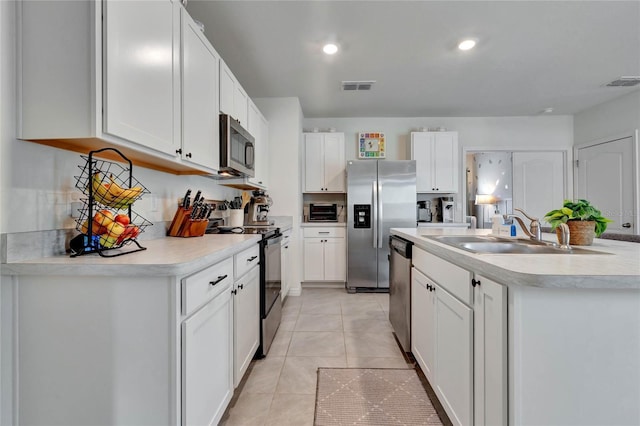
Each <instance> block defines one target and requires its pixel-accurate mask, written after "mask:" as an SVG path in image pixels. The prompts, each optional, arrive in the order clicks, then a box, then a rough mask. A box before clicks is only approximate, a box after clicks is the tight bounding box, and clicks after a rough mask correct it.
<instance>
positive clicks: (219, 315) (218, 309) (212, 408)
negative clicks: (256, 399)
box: [182, 287, 233, 425]
mask: <svg viewBox="0 0 640 426" xmlns="http://www.w3.org/2000/svg"><path fill="white" fill-rule="evenodd" d="M232 321H233V315H232V302H231V288H230V287H228V288H227V290H225V291H223V292H222V293H221V294H220V295H219V296H217V297H215V298H214V299H213V300H211V302H209V303H207V304H206V305H205V306H204V307H202V309H200V310H199V311H197V312H196V313H195V314H194V315H193V316H191V317H190V318H189V319H187V320H185V321H184V322H183V323H182V424H184V425H210V424H217V422H218V421H219V420H220V418H221V417H222V414H224V410H225V409H226V407H227V404H228V403H229V401H230V400H231V396H232V395H233V356H232V352H233V337H232V331H231V330H232Z"/></svg>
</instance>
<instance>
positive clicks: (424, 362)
mask: <svg viewBox="0 0 640 426" xmlns="http://www.w3.org/2000/svg"><path fill="white" fill-rule="evenodd" d="M432 288H435V284H434V283H433V282H432V281H431V280H429V279H428V278H427V277H425V276H424V275H423V274H421V273H420V272H419V271H418V270H417V269H416V268H412V269H411V352H412V353H413V356H414V357H415V359H416V361H417V362H418V365H420V368H422V372H423V373H424V375H425V376H426V377H427V379H428V380H429V383H431V385H432V386H434V385H435V365H434V363H435V356H436V346H435V345H436V339H435V332H436V316H435V313H436V310H435V307H436V305H435V301H436V299H435V292H434V290H432Z"/></svg>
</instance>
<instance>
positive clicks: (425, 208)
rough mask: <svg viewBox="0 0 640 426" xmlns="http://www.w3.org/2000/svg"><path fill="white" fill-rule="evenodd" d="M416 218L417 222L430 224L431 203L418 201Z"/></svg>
mask: <svg viewBox="0 0 640 426" xmlns="http://www.w3.org/2000/svg"><path fill="white" fill-rule="evenodd" d="M416 216H417V220H418V222H431V219H432V215H431V201H430V200H427V201H418V203H417V211H416Z"/></svg>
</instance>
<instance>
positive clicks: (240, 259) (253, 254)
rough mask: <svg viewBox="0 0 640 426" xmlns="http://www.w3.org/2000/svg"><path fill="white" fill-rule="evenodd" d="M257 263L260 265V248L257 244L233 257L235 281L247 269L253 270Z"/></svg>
mask: <svg viewBox="0 0 640 426" xmlns="http://www.w3.org/2000/svg"><path fill="white" fill-rule="evenodd" d="M258 263H260V246H259V245H258V244H256V245H254V246H253V247H249V248H248V249H246V250H244V251H241V252H240V253H238V254H236V255H235V256H233V264H234V271H235V277H236V279H238V278H240V277H241V276H243V275H244V274H246V273H247V272H248V271H249V269H251V268H253V267H254V266H256V265H257V264H258Z"/></svg>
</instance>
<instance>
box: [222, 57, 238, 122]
mask: <svg viewBox="0 0 640 426" xmlns="http://www.w3.org/2000/svg"><path fill="white" fill-rule="evenodd" d="M235 80H236V79H235V77H234V76H233V73H232V72H231V70H230V69H229V67H227V64H225V63H224V61H222V60H220V112H222V113H224V114H229V115H231V116H232V117H234V111H233V97H234V92H235V90H236V89H235ZM234 118H235V117H234Z"/></svg>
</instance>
